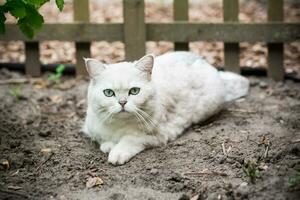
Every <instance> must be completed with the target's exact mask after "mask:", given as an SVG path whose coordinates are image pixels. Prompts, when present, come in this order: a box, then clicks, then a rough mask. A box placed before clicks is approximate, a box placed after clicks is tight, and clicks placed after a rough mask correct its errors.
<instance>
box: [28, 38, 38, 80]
mask: <svg viewBox="0 0 300 200" xmlns="http://www.w3.org/2000/svg"><path fill="white" fill-rule="evenodd" d="M25 73H26V74H27V75H30V76H32V77H37V76H40V75H41V66H40V54H39V43H38V42H25Z"/></svg>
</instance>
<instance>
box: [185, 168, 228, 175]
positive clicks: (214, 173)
mask: <svg viewBox="0 0 300 200" xmlns="http://www.w3.org/2000/svg"><path fill="white" fill-rule="evenodd" d="M184 175H198V176H203V175H216V176H228V174H226V173H223V172H216V171H209V170H208V169H204V170H202V171H200V172H186V173H184Z"/></svg>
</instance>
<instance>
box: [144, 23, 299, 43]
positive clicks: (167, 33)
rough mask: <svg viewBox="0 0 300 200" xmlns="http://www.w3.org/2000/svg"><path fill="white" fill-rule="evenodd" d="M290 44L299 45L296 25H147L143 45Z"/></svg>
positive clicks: (297, 25) (297, 26)
mask: <svg viewBox="0 0 300 200" xmlns="http://www.w3.org/2000/svg"><path fill="white" fill-rule="evenodd" d="M199 40H202V41H223V42H229V43H232V42H233V43H235V42H244V41H247V42H292V41H300V24H297V23H277V22H273V23H272V22H271V23H238V22H226V23H191V22H189V23H186V22H174V23H149V24H147V41H171V42H193V41H199Z"/></svg>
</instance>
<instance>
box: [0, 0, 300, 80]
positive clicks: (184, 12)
mask: <svg viewBox="0 0 300 200" xmlns="http://www.w3.org/2000/svg"><path fill="white" fill-rule="evenodd" d="M173 5H174V20H175V21H174V22H172V23H145V16H144V15H145V14H144V13H145V12H144V0H123V13H124V14H123V15H124V23H103V24H93V23H89V9H88V7H89V2H88V0H74V20H75V22H74V23H68V24H45V25H44V26H43V28H42V30H40V31H39V32H38V33H37V34H36V36H35V37H34V39H32V40H30V39H28V38H26V37H25V36H24V35H23V34H22V33H21V32H20V31H19V29H18V27H17V26H16V25H15V24H8V25H7V30H6V33H5V35H3V36H0V40H4V41H12V40H21V41H24V42H25V52H26V62H25V71H26V73H27V74H29V75H32V76H39V75H40V73H41V66H40V61H39V42H40V41H45V40H60V41H74V42H76V60H77V63H76V74H77V75H85V73H86V72H85V67H84V63H83V59H82V57H88V56H89V55H90V42H91V41H109V42H111V41H122V42H124V43H125V55H126V60H135V59H137V58H139V57H141V56H143V55H144V54H145V43H146V41H170V42H175V50H188V49H189V46H188V42H193V41H221V42H224V55H225V69H226V70H229V71H234V72H237V73H239V72H240V66H239V51H240V48H239V42H266V43H267V44H268V76H269V77H270V78H273V79H275V80H278V81H281V80H283V79H284V68H283V43H285V42H294V41H299V40H300V24H299V23H284V22H282V21H283V0H268V22H265V23H239V22H238V13H239V1H238V0H223V12H224V23H191V22H188V0H174V4H173Z"/></svg>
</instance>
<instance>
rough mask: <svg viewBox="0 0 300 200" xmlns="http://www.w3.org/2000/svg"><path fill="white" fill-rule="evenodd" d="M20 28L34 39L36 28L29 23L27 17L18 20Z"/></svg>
mask: <svg viewBox="0 0 300 200" xmlns="http://www.w3.org/2000/svg"><path fill="white" fill-rule="evenodd" d="M18 25H19V28H20V29H21V31H22V32H23V34H24V35H26V36H27V37H28V38H30V39H32V38H33V35H34V29H33V28H32V27H31V26H30V24H28V23H27V20H26V18H23V19H20V20H19V21H18Z"/></svg>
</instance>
